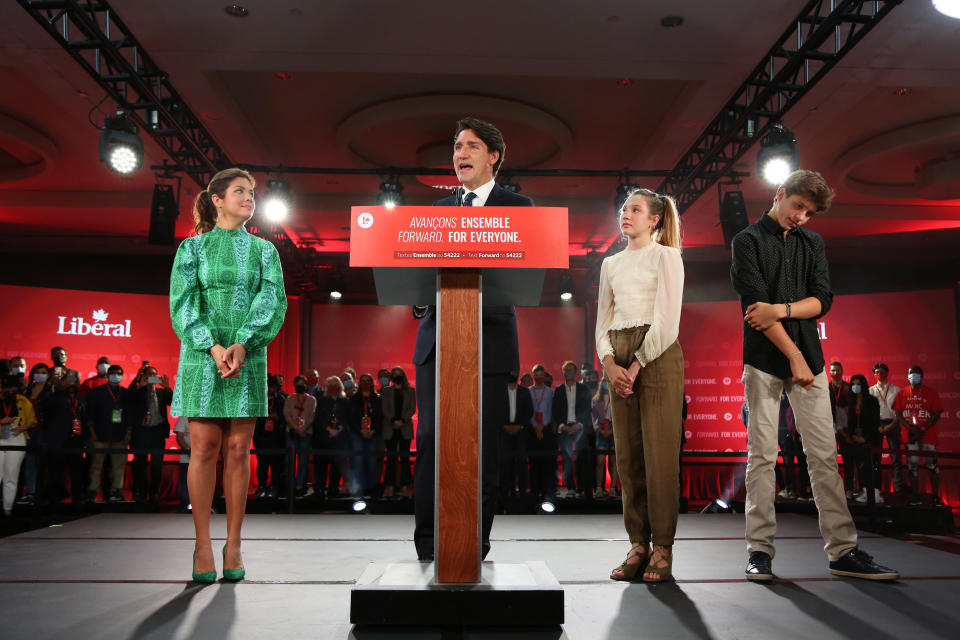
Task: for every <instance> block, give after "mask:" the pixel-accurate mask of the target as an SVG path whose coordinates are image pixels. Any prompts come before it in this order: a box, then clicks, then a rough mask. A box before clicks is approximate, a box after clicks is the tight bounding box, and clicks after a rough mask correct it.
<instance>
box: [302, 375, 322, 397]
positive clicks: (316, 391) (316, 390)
mask: <svg viewBox="0 0 960 640" xmlns="http://www.w3.org/2000/svg"><path fill="white" fill-rule="evenodd" d="M304 380H305V381H306V384H307V393H309V394H310V395H312V396H318V395H320V394H322V393H323V389H321V388H320V372H319V371H317V370H316V369H310V370H309V371H307V372H306V373H305V374H304Z"/></svg>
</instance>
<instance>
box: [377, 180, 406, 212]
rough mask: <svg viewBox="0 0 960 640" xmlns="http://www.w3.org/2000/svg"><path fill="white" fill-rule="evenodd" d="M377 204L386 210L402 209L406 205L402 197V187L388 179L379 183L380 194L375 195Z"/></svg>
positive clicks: (396, 181) (398, 182) (397, 182)
mask: <svg viewBox="0 0 960 640" xmlns="http://www.w3.org/2000/svg"><path fill="white" fill-rule="evenodd" d="M377 204H378V205H380V206H382V207H386V208H387V209H393V208H394V207H402V206H403V205H404V204H406V199H405V198H404V197H403V185H402V184H400V181H399V180H397V179H396V178H390V179H388V180H384V181H383V182H381V183H380V193H379V194H377Z"/></svg>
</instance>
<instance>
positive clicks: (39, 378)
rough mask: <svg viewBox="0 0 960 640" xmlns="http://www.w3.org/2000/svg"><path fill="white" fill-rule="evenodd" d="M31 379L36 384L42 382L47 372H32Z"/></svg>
mask: <svg viewBox="0 0 960 640" xmlns="http://www.w3.org/2000/svg"><path fill="white" fill-rule="evenodd" d="M33 381H34V382H36V383H38V384H43V383H44V382H46V381H47V374H45V373H35V374H33Z"/></svg>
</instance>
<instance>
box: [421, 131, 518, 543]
mask: <svg viewBox="0 0 960 640" xmlns="http://www.w3.org/2000/svg"><path fill="white" fill-rule="evenodd" d="M505 151H506V144H505V143H504V141H503V135H502V134H501V133H500V131H499V130H498V129H497V128H496V127H494V126H493V125H492V124H489V123H487V122H483V121H482V120H477V119H476V118H464V119H463V120H460V121H459V122H457V130H456V133H455V134H454V139H453V167H454V171H455V172H456V174H457V179H459V180H460V183H461V185H463V186H462V187H458V188H457V190H456V191H455V192H454V194H453V195H451V196H450V197H448V198H444V199H443V200H438V201H437V202H434V203H433V204H434V205H436V206H465V207H470V206H472V207H483V206H486V207H532V206H533V200H531V199H530V198H528V197H526V196H521V195H519V194H516V193H513V192H511V191H507V190H506V189H504V188H503V187H501V186H499V185H498V184H497V183H496V182H494V176H496V175H497V172H498V171H499V170H500V165H502V164H503V157H504V152H505ZM435 311H436V310H435V309H434V308H433V307H428V308H427V310H426V313H425V314H424V315H423V317H422V318H421V320H420V327H419V329H418V331H417V343H416V347H415V348H414V352H413V363H414V364H415V365H416V366H417V406H418V408H419V419H418V422H417V463H416V467H415V469H414V513H415V515H416V527H415V529H414V533H413V541H414V544H415V545H416V548H417V557H419V558H420V559H421V560H433V556H434V547H435V541H434V535H433V526H434V523H433V509H434V506H433V503H434V475H435V468H434V462H435V455H436V446H435V443H436V438H435V428H436V422H435V416H434V412H435V403H434V396H435V391H436V336H437V330H436V314H435ZM482 325H483V326H482V331H483V334H482V335H483V353H482V364H481V368H482V374H483V376H482V384H483V394H482V398H481V410H482V415H483V425H482V432H483V436H482V442H483V445H482V450H481V452H480V456H481V460H482V478H481V485H482V491H481V493H482V517H481V524H482V527H481V538H482V550H481V551H482V555H483V557H486V555H487V553H488V552H489V551H490V528H491V527H492V526H493V512H494V509H495V508H496V503H497V493H498V487H499V484H500V483H499V473H498V466H499V465H498V462H499V460H498V458H499V448H500V447H499V443H500V431H501V429H502V428H503V425H504V424H506V410H507V407H506V403H505V402H504V398H505V397H506V395H507V376H508V374H509V373H510V372H511V371H518V370H519V369H520V347H519V340H518V337H517V316H516V312H515V311H514V308H513V307H483V322H482Z"/></svg>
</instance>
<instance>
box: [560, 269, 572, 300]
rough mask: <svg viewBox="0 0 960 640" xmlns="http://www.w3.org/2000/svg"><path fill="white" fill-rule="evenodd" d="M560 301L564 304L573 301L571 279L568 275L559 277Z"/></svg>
mask: <svg viewBox="0 0 960 640" xmlns="http://www.w3.org/2000/svg"><path fill="white" fill-rule="evenodd" d="M559 289H560V299H561V300H563V301H564V302H570V301H571V300H573V278H572V277H571V276H570V274H569V273H565V274H563V275H562V276H560V286H559Z"/></svg>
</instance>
